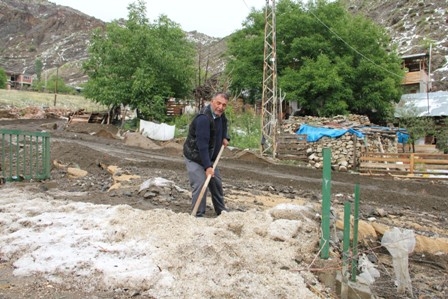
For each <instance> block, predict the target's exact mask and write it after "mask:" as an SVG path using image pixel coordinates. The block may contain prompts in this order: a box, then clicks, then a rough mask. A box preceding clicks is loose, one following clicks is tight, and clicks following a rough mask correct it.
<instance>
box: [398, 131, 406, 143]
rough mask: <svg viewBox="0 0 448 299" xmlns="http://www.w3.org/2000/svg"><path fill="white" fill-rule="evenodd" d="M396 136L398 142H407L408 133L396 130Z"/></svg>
mask: <svg viewBox="0 0 448 299" xmlns="http://www.w3.org/2000/svg"><path fill="white" fill-rule="evenodd" d="M397 137H398V143H403V144H406V143H408V139H409V134H407V133H404V132H400V131H398V132H397Z"/></svg>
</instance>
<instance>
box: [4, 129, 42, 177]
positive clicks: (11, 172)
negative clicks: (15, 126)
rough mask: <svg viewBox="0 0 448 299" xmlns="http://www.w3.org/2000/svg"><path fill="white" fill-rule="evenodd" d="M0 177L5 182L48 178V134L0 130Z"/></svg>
mask: <svg viewBox="0 0 448 299" xmlns="http://www.w3.org/2000/svg"><path fill="white" fill-rule="evenodd" d="M0 135H1V143H0V153H1V164H0V170H1V176H2V178H3V180H6V181H20V180H30V179H42V180H44V179H48V178H50V134H49V133H47V132H23V131H19V130H5V129H0Z"/></svg>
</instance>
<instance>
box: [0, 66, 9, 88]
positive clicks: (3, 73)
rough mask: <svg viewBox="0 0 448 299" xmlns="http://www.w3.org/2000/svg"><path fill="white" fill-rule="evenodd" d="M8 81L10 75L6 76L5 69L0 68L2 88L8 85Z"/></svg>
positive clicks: (0, 85)
mask: <svg viewBox="0 0 448 299" xmlns="http://www.w3.org/2000/svg"><path fill="white" fill-rule="evenodd" d="M7 81H8V77H7V76H6V72H5V70H4V69H2V68H0V88H1V89H4V88H5V87H6V82H7Z"/></svg>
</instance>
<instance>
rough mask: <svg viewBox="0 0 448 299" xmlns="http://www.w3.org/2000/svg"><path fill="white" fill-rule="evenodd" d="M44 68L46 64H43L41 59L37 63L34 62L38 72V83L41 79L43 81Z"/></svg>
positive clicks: (35, 69)
mask: <svg viewBox="0 0 448 299" xmlns="http://www.w3.org/2000/svg"><path fill="white" fill-rule="evenodd" d="M43 67H44V64H43V63H42V60H40V58H37V59H36V61H34V71H35V72H36V76H37V80H38V81H41V79H42V68H43Z"/></svg>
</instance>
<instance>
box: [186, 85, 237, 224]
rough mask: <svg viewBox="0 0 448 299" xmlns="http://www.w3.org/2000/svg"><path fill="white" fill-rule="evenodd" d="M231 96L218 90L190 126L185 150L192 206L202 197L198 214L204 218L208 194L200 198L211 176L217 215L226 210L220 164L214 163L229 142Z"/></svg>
mask: <svg viewBox="0 0 448 299" xmlns="http://www.w3.org/2000/svg"><path fill="white" fill-rule="evenodd" d="M228 101H229V96H228V95H227V94H226V93H222V92H219V93H216V94H215V95H214V96H213V98H212V99H211V102H210V104H209V105H207V106H205V107H204V108H202V109H201V111H199V113H198V114H197V115H196V116H195V118H194V119H193V120H192V122H191V123H190V126H189V130H188V136H187V139H186V140H185V143H184V148H183V153H184V156H185V164H186V166H187V172H188V178H189V180H190V186H191V188H192V207H193V208H194V206H195V204H196V201H197V200H200V201H201V204H200V205H199V207H198V210H197V213H196V217H203V216H204V214H205V209H206V194H204V195H203V197H202V198H199V199H198V197H199V193H200V192H201V189H202V186H203V185H204V182H205V180H206V178H207V176H209V175H210V176H211V179H210V182H209V184H208V190H209V191H210V193H211V196H212V203H213V207H214V209H215V213H216V215H220V214H221V213H222V212H223V211H227V209H226V206H225V203H224V193H223V189H222V180H221V175H220V172H219V169H218V167H216V168H215V169H213V162H214V161H215V159H216V157H217V156H218V153H219V151H220V149H221V147H222V146H224V147H226V146H227V145H228V144H229V140H230V138H229V137H228V135H227V118H226V116H225V114H224V111H225V110H226V107H227V103H228Z"/></svg>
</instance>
